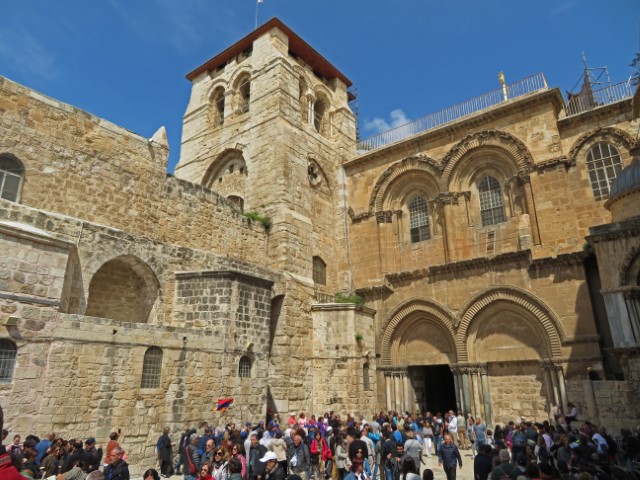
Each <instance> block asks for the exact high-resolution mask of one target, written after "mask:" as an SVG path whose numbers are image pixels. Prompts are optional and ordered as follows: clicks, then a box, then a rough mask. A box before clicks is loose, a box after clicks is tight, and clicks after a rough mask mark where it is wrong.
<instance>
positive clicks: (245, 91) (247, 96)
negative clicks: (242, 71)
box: [240, 78, 251, 113]
mask: <svg viewBox="0 0 640 480" xmlns="http://www.w3.org/2000/svg"><path fill="white" fill-rule="evenodd" d="M250 103H251V80H250V79H249V78H247V79H246V80H245V81H244V82H243V83H242V84H241V85H240V113H247V112H248V111H249V105H250Z"/></svg>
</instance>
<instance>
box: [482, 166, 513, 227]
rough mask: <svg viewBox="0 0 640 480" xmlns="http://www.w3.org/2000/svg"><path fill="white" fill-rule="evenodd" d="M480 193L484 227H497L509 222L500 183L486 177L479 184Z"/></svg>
mask: <svg viewBox="0 0 640 480" xmlns="http://www.w3.org/2000/svg"><path fill="white" fill-rule="evenodd" d="M478 193H479V194H480V218H481V220H482V226H483V227H487V226H489V225H497V224H498V223H503V222H506V221H507V216H506V214H505V211H504V200H503V198H502V189H501V188H500V182H498V180H496V179H495V178H493V177H491V176H489V175H486V176H485V177H483V178H482V180H480V183H478Z"/></svg>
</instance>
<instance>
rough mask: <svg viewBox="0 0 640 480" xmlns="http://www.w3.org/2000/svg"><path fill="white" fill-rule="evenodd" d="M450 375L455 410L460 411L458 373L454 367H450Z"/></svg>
mask: <svg viewBox="0 0 640 480" xmlns="http://www.w3.org/2000/svg"><path fill="white" fill-rule="evenodd" d="M451 373H453V385H454V388H455V392H456V408H457V409H458V410H462V401H461V400H462V398H461V395H460V371H459V370H458V369H457V368H455V367H451Z"/></svg>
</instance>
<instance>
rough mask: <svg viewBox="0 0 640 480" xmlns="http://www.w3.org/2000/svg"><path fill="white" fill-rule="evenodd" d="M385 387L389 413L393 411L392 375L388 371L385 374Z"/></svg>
mask: <svg viewBox="0 0 640 480" xmlns="http://www.w3.org/2000/svg"><path fill="white" fill-rule="evenodd" d="M384 386H385V391H386V392H387V412H388V411H389V410H392V408H391V375H390V374H389V372H388V371H385V372H384Z"/></svg>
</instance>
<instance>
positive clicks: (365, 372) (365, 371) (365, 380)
mask: <svg viewBox="0 0 640 480" xmlns="http://www.w3.org/2000/svg"><path fill="white" fill-rule="evenodd" d="M362 389H363V390H369V389H370V384H369V364H368V363H365V364H364V365H363V366H362Z"/></svg>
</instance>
